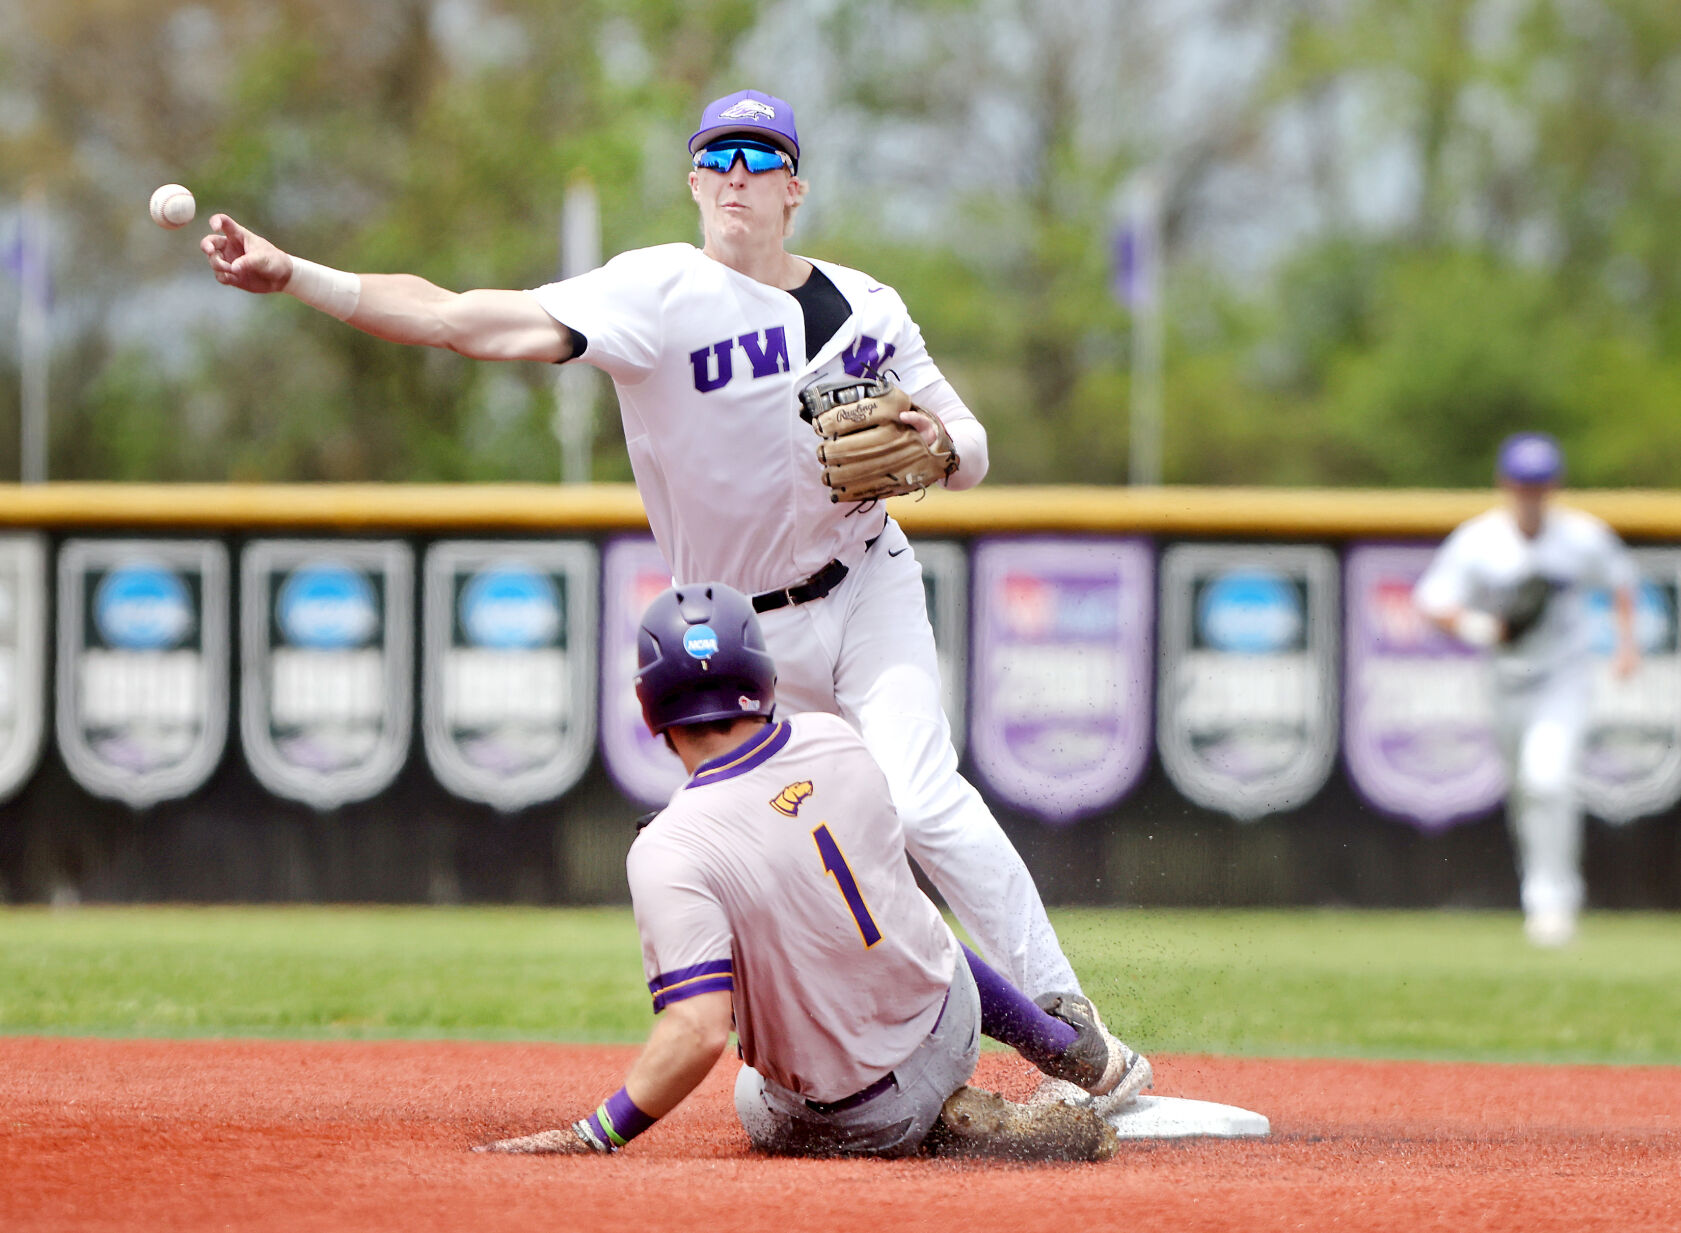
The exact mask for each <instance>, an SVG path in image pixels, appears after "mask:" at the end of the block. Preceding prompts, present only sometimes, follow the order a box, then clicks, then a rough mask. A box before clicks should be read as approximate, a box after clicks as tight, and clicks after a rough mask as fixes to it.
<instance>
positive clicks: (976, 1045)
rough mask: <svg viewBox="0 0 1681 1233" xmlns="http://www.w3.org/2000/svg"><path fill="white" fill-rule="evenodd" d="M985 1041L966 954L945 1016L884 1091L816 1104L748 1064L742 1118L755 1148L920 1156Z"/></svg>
mask: <svg viewBox="0 0 1681 1233" xmlns="http://www.w3.org/2000/svg"><path fill="white" fill-rule="evenodd" d="M980 1044H981V998H980V993H979V991H978V990H977V989H976V988H975V978H974V976H973V975H971V974H970V972H969V965H968V963H967V962H965V961H964V959H963V958H962V956H959V957H958V960H957V967H956V969H955V971H953V973H952V978H951V992H950V993H949V994H948V995H947V997H946V1006H945V1010H944V1012H943V1013H942V1014H941V1015H940V1021H939V1022H938V1023H937V1024H935V1025H934V1030H933V1031H932V1032H930V1033H929V1034H928V1035H927V1036H926V1037H924V1038H923V1040H922V1043H921V1044H919V1045H918V1046H917V1047H916V1051H915V1052H914V1053H912V1054H911V1055H910V1056H909V1057H908V1058H906V1059H905V1060H904V1061H903V1062H901V1063H900V1064H899V1065H897V1066H895V1067H894V1068H893V1070H892V1072H891V1080H890V1081H889V1082H887V1083H885V1084H883V1085H882V1090H881V1091H880V1092H879V1093H878V1094H876V1095H873V1096H871V1097H869V1098H868V1099H865V1100H861V1101H859V1102H858V1103H856V1104H848V1105H847V1107H845V1108H841V1109H832V1108H828V1107H826V1108H824V1109H817V1108H813V1107H812V1105H811V1103H810V1102H808V1101H807V1100H806V1099H805V1098H804V1097H802V1096H800V1095H799V1094H798V1093H797V1092H791V1091H789V1090H788V1089H787V1088H785V1087H783V1086H781V1085H780V1084H778V1083H775V1082H772V1081H771V1080H769V1079H766V1078H765V1077H764V1076H763V1075H761V1074H760V1073H759V1072H758V1071H756V1070H754V1069H753V1068H752V1067H751V1066H743V1067H742V1068H741V1073H740V1074H739V1075H737V1076H736V1081H735V1111H736V1116H738V1117H739V1118H740V1119H741V1124H742V1126H743V1127H744V1128H745V1129H746V1131H747V1137H748V1139H749V1140H751V1141H752V1144H753V1146H754V1147H755V1148H756V1149H758V1150H759V1151H762V1152H770V1153H772V1154H774V1155H778V1156H914V1155H915V1154H916V1152H917V1150H918V1149H919V1148H920V1147H921V1146H922V1141H923V1140H924V1139H925V1138H927V1137H928V1132H929V1131H930V1130H932V1129H933V1128H934V1123H935V1122H936V1121H937V1120H938V1119H939V1116H940V1106H941V1105H943V1104H945V1102H946V1098H947V1097H949V1096H950V1095H951V1094H952V1093H953V1092H955V1091H956V1090H957V1089H958V1088H960V1087H962V1086H963V1085H964V1084H966V1083H968V1082H969V1077H970V1076H971V1075H973V1074H974V1073H975V1061H976V1059H977V1058H978V1057H979V1056H980ZM865 1090H866V1091H868V1090H869V1089H865ZM837 1103H842V1104H845V1103H846V1102H837Z"/></svg>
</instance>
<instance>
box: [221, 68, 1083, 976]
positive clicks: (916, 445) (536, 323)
mask: <svg viewBox="0 0 1681 1233" xmlns="http://www.w3.org/2000/svg"><path fill="white" fill-rule="evenodd" d="M689 153H690V156H691V164H692V165H691V167H690V170H689V189H690V192H691V194H692V195H693V197H694V201H695V204H696V205H697V206H698V207H699V210H700V219H701V225H702V228H703V231H704V233H705V243H704V245H703V247H701V248H695V247H694V246H692V245H689V244H663V245H659V246H656V247H653V248H646V249H641V250H637V251H633V252H627V253H623V254H621V255H619V256H617V257H615V258H614V259H613V260H611V261H609V262H608V263H607V264H606V265H604V266H603V267H601V268H600V269H598V270H594V271H592V272H590V273H588V274H584V275H581V276H579V277H577V278H572V279H568V280H566V281H564V282H559V283H553V284H550V285H548V286H544V287H539V288H537V289H536V290H534V291H496V290H476V291H467V292H464V293H461V294H456V293H453V292H449V291H445V290H443V289H441V288H439V287H436V286H434V285H433V284H431V283H429V282H426V281H425V280H423V279H420V278H417V277H415V276H413V275H407V274H364V275H356V274H350V273H346V272H344V271H340V270H332V269H327V268H325V267H322V266H319V265H315V264H314V263H311V262H308V261H303V260H300V259H298V258H295V257H292V256H290V255H288V254H287V253H285V252H282V251H281V250H280V249H278V248H276V247H275V246H274V245H273V244H271V243H269V242H268V241H267V240H265V239H263V238H262V237H260V236H258V235H256V234H254V233H252V232H251V231H249V230H247V229H246V228H244V227H242V226H240V225H239V224H238V223H237V222H235V221H234V220H233V219H231V218H229V217H227V216H226V215H216V216H214V217H212V219H211V222H210V225H211V228H212V234H210V235H208V236H206V237H205V239H204V241H203V244H202V247H203V249H204V251H205V253H206V255H207V256H208V257H209V259H210V265H211V268H212V269H213V270H214V271H215V274H216V277H217V278H218V279H219V280H220V281H221V282H223V283H226V284H228V285H229V286H233V287H239V288H242V289H244V290H246V291H252V292H272V291H285V292H288V293H290V294H291V295H294V296H296V297H297V298H298V299H300V300H302V301H304V302H305V303H307V304H311V305H314V306H315V307H317V308H319V309H321V310H323V311H325V312H329V313H331V314H333V315H334V316H336V317H339V318H340V319H342V320H345V321H348V322H349V323H350V324H351V325H353V326H355V327H356V328H358V329H361V330H365V331H367V332H368V333H371V334H375V335H378V336H379V337H381V338H386V339H390V340H392V341H395V342H401V343H413V344H423V345H427V346H434V347H444V348H448V349H450V350H454V351H457V352H460V353H461V354H463V355H468V356H474V357H477V358H480V359H495V360H539V361H544V362H564V361H567V360H573V359H581V360H583V361H584V362H585V363H588V364H593V365H595V366H596V367H598V368H600V369H601V370H602V371H604V372H605V373H607V374H608V375H609V376H610V377H611V378H612V379H613V383H614V386H615V389H616V390H617V393H618V399H619V407H620V411H621V414H622V416H623V419H624V430H625V441H626V445H627V448H628V449H629V452H630V459H631V465H632V467H633V468H634V471H635V475H636V483H637V488H638V490H639V491H640V492H641V495H642V501H643V504H644V506H645V507H646V509H647V512H648V520H649V523H650V525H651V526H652V528H653V532H654V537H655V539H656V540H657V541H658V543H659V545H660V549H661V551H662V552H663V554H664V556H665V559H666V562H667V563H668V565H669V566H670V568H671V572H672V576H673V578H674V579H676V580H678V581H693V580H698V579H719V580H722V581H724V582H726V583H728V584H730V585H731V586H734V587H736V588H737V589H739V590H741V591H743V592H745V593H746V594H748V595H749V596H751V597H752V603H753V607H754V608H755V609H756V610H757V611H758V612H759V613H761V614H762V615H763V617H764V631H765V637H766V639H767V640H768V642H769V645H770V647H771V649H772V651H773V652H774V653H775V655H776V659H777V662H778V663H780V664H781V665H783V676H782V680H781V683H780V686H779V689H780V699H781V701H782V702H783V704H784V705H785V706H786V707H787V708H788V709H789V710H793V711H827V712H830V713H833V714H837V715H839V716H841V717H842V718H844V719H846V720H847V721H848V722H849V723H851V724H852V725H853V726H854V727H855V728H856V729H857V730H858V731H859V733H860V734H861V735H862V737H863V740H864V744H865V745H866V746H867V747H868V748H869V751H870V753H871V754H872V755H873V756H874V758H875V760H876V761H877V762H878V763H879V764H880V766H881V768H882V770H883V772H884V773H885V774H886V776H887V782H888V784H889V786H890V787H891V789H892V793H893V800H894V803H895V805H896V806H897V807H898V811H899V815H900V817H901V818H902V819H903V821H904V827H905V835H906V842H907V844H908V846H909V848H910V851H911V854H912V855H913V856H915V857H916V859H917V862H918V863H919V864H920V865H921V866H922V868H923V869H924V870H926V871H927V873H928V875H929V877H930V878H931V879H932V880H933V882H934V884H935V885H936V886H937V887H938V888H939V890H940V892H941V894H942V895H944V896H945V899H946V901H947V903H949V904H950V905H951V907H952V910H953V911H954V912H955V913H956V914H957V917H958V919H959V920H960V921H962V923H963V925H964V926H965V927H966V928H967V929H968V930H969V932H970V934H971V935H972V936H974V937H975V938H976V939H977V940H978V942H979V943H980V947H981V949H982V951H983V952H984V953H985V954H986V955H987V957H988V958H989V959H990V960H991V961H992V962H993V963H994V964H996V965H997V966H998V967H999V968H1000V969H1001V970H1002V971H1003V972H1004V973H1006V974H1007V975H1008V977H1009V978H1010V979H1011V980H1012V981H1013V982H1015V983H1016V984H1017V985H1019V986H1020V987H1021V988H1023V989H1025V990H1027V991H1028V992H1029V993H1031V994H1033V995H1035V996H1045V997H1050V996H1056V995H1058V994H1062V993H1068V994H1077V993H1078V992H1079V984H1078V982H1077V980H1076V979H1075V976H1074V972H1073V970H1072V968H1071V967H1070V966H1069V963H1068V961H1067V959H1066V958H1064V956H1063V953H1062V949H1061V947H1060V945H1059V943H1058V941H1057V938H1056V934H1055V933H1054V931H1053V930H1052V928H1051V924H1050V921H1049V920H1048V919H1047V917H1046V915H1045V909H1044V906H1043V904H1042V903H1041V901H1040V898H1039V893H1038V890H1037V889H1036V888H1035V886H1034V885H1033V881H1032V879H1031V877H1030V876H1029V875H1028V872H1027V868H1026V866H1025V865H1024V864H1023V863H1022V860H1021V857H1020V856H1019V855H1018V854H1017V853H1016V851H1015V848H1014V847H1013V846H1012V845H1011V844H1010V842H1009V840H1008V838H1007V837H1006V836H1005V835H1004V833H1003V831H1002V830H1001V829H1000V828H999V826H998V823H997V822H996V821H995V820H994V818H993V817H992V814H991V813H990V811H989V810H988V809H987V807H986V805H985V803H984V802H983V801H982V800H981V798H980V795H979V794H978V793H977V792H976V791H975V789H974V788H973V787H972V786H971V785H970V784H969V783H967V782H966V781H965V780H964V779H963V778H962V777H961V776H960V775H959V774H958V772H957V755H956V752H955V750H954V749H953V747H952V742H951V732H950V729H949V727H948V725H947V721H946V717H945V714H944V712H943V710H942V709H941V705H940V689H939V669H938V665H937V661H936V659H935V652H934V636H933V631H932V629H931V628H930V626H929V623H928V616H927V611H926V607H925V604H924V598H923V590H922V581H921V567H920V566H919V565H918V564H917V560H916V555H915V553H914V552H913V551H912V549H911V547H910V545H909V544H908V543H907V542H906V539H905V536H904V533H903V532H902V531H901V530H900V529H899V527H898V525H897V524H896V523H895V522H894V521H893V519H892V518H890V517H888V516H887V514H886V513H885V511H884V510H882V509H881V508H880V506H879V505H878V504H876V503H875V498H877V497H880V496H885V495H891V494H893V493H896V492H905V491H912V490H916V489H919V488H921V487H923V486H926V485H928V484H932V483H943V484H945V485H946V486H948V487H950V488H969V487H972V486H973V485H975V484H978V483H979V482H980V481H981V478H982V476H983V475H985V473H986V469H987V448H986V433H985V431H984V430H983V429H982V428H981V425H980V424H979V423H978V422H977V421H976V419H975V417H974V416H973V415H972V414H971V413H970V411H969V410H968V408H967V407H965V406H964V404H963V402H962V400H961V399H960V398H959V397H958V395H957V393H956V391H955V390H953V389H952V387H951V385H950V384H949V383H948V382H947V381H946V379H945V378H944V377H943V376H942V375H941V373H940V370H939V369H938V368H937V367H936V366H935V364H934V361H933V360H932V359H931V358H930V357H929V355H928V350H927V348H926V347H925V346H924V345H923V340H922V334H921V331H920V330H919V329H918V328H917V326H916V323H915V322H914V321H913V320H912V319H911V317H910V315H909V313H908V312H907V311H906V308H905V304H904V302H903V301H902V300H901V299H900V298H899V296H898V294H897V293H896V292H895V291H894V290H893V289H892V288H891V287H888V286H886V285H884V284H882V283H880V282H877V281H876V280H875V279H873V278H871V277H869V276H868V275H866V274H862V273H859V272H858V271H856V270H851V269H847V268H845V267H842V266H837V265H832V264H830V263H828V262H824V261H818V260H815V259H812V258H807V257H800V256H796V255H794V254H793V253H790V252H788V251H787V250H786V248H785V246H784V245H785V238H786V236H787V235H788V234H789V232H790V230H791V228H792V226H793V220H794V216H795V213H796V212H797V210H798V209H799V206H800V202H801V199H802V198H803V197H804V196H805V192H806V184H805V182H804V181H803V180H801V179H800V178H799V176H798V170H799V158H800V142H799V136H798V134H797V131H796V129H795V126H794V115H793V109H792V108H791V107H790V106H789V105H788V104H787V103H786V102H784V101H783V100H781V99H778V98H773V97H771V96H769V95H766V94H761V93H759V92H757V91H752V90H747V91H742V92H740V93H737V94H732V95H729V96H727V97H725V98H721V99H718V100H716V101H715V102H712V103H710V104H708V105H707V106H706V108H705V109H704V111H703V112H702V115H701V122H700V126H699V128H698V129H697V130H696V131H695V133H694V135H693V136H692V137H691V138H690V139H689ZM888 378H891V380H887V379H888Z"/></svg>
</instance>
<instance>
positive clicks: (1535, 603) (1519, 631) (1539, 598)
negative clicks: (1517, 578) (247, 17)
mask: <svg viewBox="0 0 1681 1233" xmlns="http://www.w3.org/2000/svg"><path fill="white" fill-rule="evenodd" d="M1552 598H1553V584H1552V583H1551V582H1549V581H1548V580H1547V579H1545V578H1543V577H1541V575H1539V574H1534V575H1532V576H1530V577H1528V578H1525V579H1524V580H1523V581H1522V582H1520V583H1518V585H1517V586H1516V587H1514V588H1513V590H1512V597H1511V599H1510V600H1509V601H1508V602H1507V604H1506V611H1505V612H1504V613H1502V614H1501V620H1502V621H1503V622H1504V624H1505V631H1504V636H1503V637H1502V638H1501V641H1502V642H1516V641H1517V640H1518V639H1519V638H1522V637H1523V636H1524V635H1525V634H1527V633H1528V632H1529V631H1530V630H1532V629H1534V628H1535V627H1536V626H1537V625H1539V624H1540V623H1541V617H1542V616H1543V615H1544V614H1545V613H1546V611H1547V604H1548V603H1549V602H1551V600H1552Z"/></svg>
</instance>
